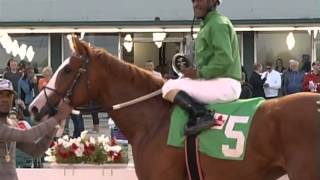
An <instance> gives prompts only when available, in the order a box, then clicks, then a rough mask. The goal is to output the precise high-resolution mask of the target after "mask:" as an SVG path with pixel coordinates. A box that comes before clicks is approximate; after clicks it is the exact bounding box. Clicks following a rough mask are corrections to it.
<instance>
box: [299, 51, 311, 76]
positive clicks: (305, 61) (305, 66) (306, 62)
mask: <svg viewBox="0 0 320 180" xmlns="http://www.w3.org/2000/svg"><path fill="white" fill-rule="evenodd" d="M310 65H311V62H310V56H309V55H308V54H304V55H302V67H301V71H304V72H306V73H308V72H310V71H311V67H310Z"/></svg>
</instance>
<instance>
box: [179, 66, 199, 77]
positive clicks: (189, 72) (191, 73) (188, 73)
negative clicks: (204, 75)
mask: <svg viewBox="0 0 320 180" xmlns="http://www.w3.org/2000/svg"><path fill="white" fill-rule="evenodd" d="M182 73H183V75H184V77H188V78H190V79H197V78H198V74H197V70H196V69H194V68H192V67H189V68H185V69H183V70H182Z"/></svg>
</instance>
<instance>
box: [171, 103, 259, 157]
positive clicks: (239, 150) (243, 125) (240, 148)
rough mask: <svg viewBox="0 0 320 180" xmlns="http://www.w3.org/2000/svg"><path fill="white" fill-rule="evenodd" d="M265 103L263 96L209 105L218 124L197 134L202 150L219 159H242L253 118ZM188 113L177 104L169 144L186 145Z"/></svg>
mask: <svg viewBox="0 0 320 180" xmlns="http://www.w3.org/2000/svg"><path fill="white" fill-rule="evenodd" d="M263 102H264V99H263V98H252V99H246V100H237V101H234V102H230V103H220V104H209V105H208V106H207V108H208V109H214V110H215V111H216V113H215V115H214V119H215V122H216V123H217V125H215V126H213V127H211V128H210V129H208V130H205V131H203V132H201V133H200V134H199V135H198V138H199V150H200V152H202V153H204V154H207V155H209V156H211V157H215V158H219V159H230V160H243V158H244V156H245V149H246V141H247V137H248V134H249V129H250V126H251V124H252V118H253V116H254V114H255V112H256V110H257V109H258V107H259V106H260V105H261V104H262V103H263ZM188 116H189V115H188V113H187V112H186V111H184V110H183V109H181V108H180V107H178V106H175V107H174V109H173V111H172V114H171V123H170V130H169V136H168V140H167V144H168V145H171V146H174V147H178V148H184V143H185V136H184V127H185V124H186V123H187V121H188ZM218 124H219V125H218Z"/></svg>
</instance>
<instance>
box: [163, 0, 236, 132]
mask: <svg viewBox="0 0 320 180" xmlns="http://www.w3.org/2000/svg"><path fill="white" fill-rule="evenodd" d="M220 1H221V0H192V4H193V11H194V16H195V18H197V19H201V20H202V22H201V24H200V31H199V33H198V36H197V39H196V44H195V53H196V66H197V69H194V68H186V69H184V70H182V72H183V74H184V78H181V79H175V80H168V81H167V82H166V83H165V84H164V86H163V87H162V93H163V97H164V98H165V99H166V100H168V101H170V102H173V103H175V104H177V105H179V106H180V107H182V108H183V109H185V110H186V111H188V112H189V113H190V115H191V122H189V124H188V127H186V129H185V134H197V133H198V132H200V131H201V130H204V129H207V128H210V127H211V126H212V125H213V124H214V119H213V115H214V114H213V112H211V111H209V110H207V109H206V108H205V104H206V103H210V102H213V103H221V102H229V101H234V100H236V99H238V98H239V96H240V93H241V83H240V80H241V63H240V54H239V47H238V39H237V34H236V33H235V31H234V29H233V25H232V24H231V22H230V20H229V19H228V18H227V17H225V16H223V15H222V14H220V13H219V12H217V10H216V7H217V6H218V5H220Z"/></svg>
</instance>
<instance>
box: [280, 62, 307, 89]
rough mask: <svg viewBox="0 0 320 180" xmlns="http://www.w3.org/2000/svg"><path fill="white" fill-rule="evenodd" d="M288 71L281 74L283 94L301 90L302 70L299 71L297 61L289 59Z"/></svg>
mask: <svg viewBox="0 0 320 180" xmlns="http://www.w3.org/2000/svg"><path fill="white" fill-rule="evenodd" d="M289 67H290V71H288V72H286V73H284V74H283V90H284V91H283V93H284V95H288V94H293V93H297V92H301V91H303V79H304V72H302V71H299V62H298V61H296V60H290V64H289Z"/></svg>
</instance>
